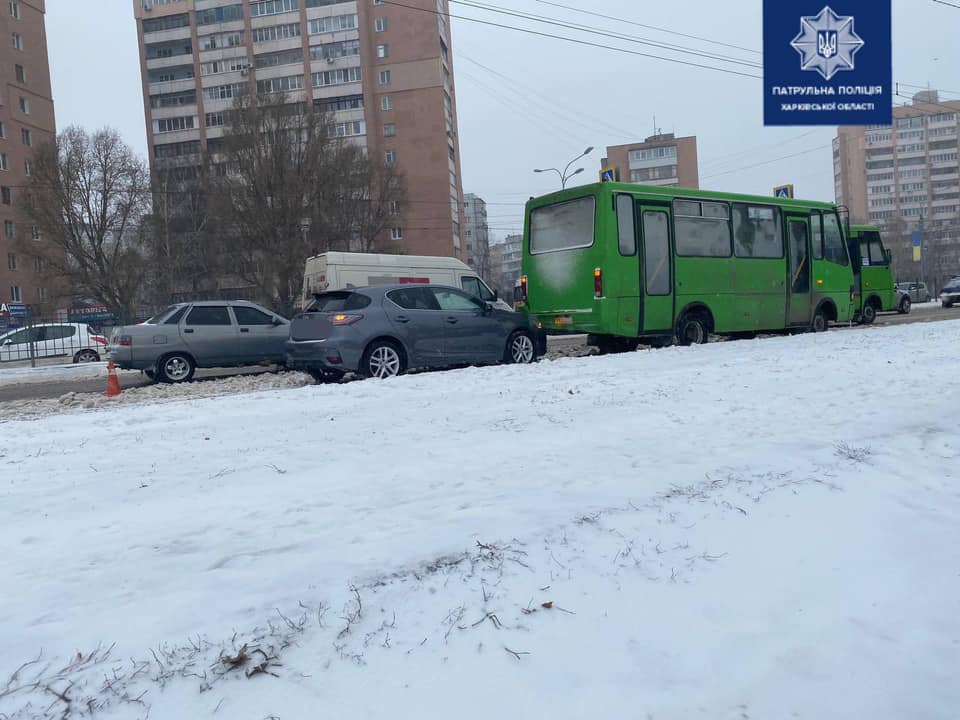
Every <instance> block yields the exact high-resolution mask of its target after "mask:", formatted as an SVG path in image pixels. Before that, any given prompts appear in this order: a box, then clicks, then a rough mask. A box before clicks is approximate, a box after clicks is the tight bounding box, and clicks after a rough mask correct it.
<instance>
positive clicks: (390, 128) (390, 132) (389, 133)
mask: <svg viewBox="0 0 960 720" xmlns="http://www.w3.org/2000/svg"><path fill="white" fill-rule="evenodd" d="M396 134H397V126H396V125H395V124H394V123H387V124H386V125H384V126H383V136H384V137H393V136H394V135H396Z"/></svg>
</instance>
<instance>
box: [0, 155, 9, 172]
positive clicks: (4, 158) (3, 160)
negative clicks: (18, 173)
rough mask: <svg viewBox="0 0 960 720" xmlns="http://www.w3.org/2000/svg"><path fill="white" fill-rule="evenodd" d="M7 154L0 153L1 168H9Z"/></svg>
mask: <svg viewBox="0 0 960 720" xmlns="http://www.w3.org/2000/svg"><path fill="white" fill-rule="evenodd" d="M7 169H8V168H7V154H6V153H0V170H7Z"/></svg>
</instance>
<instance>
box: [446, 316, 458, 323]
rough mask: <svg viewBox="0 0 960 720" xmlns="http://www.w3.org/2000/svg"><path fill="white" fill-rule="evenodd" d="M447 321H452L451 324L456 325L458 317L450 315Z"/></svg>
mask: <svg viewBox="0 0 960 720" xmlns="http://www.w3.org/2000/svg"><path fill="white" fill-rule="evenodd" d="M447 322H448V323H450V324H451V325H456V324H457V319H456V318H455V317H448V318H447Z"/></svg>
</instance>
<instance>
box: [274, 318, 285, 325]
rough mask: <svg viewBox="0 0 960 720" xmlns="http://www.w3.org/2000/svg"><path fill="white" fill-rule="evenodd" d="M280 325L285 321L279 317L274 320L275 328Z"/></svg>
mask: <svg viewBox="0 0 960 720" xmlns="http://www.w3.org/2000/svg"><path fill="white" fill-rule="evenodd" d="M278 325H283V320H281V319H280V318H278V317H275V318H273V326H274V327H277V326H278Z"/></svg>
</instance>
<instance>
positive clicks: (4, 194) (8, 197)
mask: <svg viewBox="0 0 960 720" xmlns="http://www.w3.org/2000/svg"><path fill="white" fill-rule="evenodd" d="M0 198H2V200H3V204H4V205H10V204H12V203H13V193H11V192H10V188H8V187H4V188H0Z"/></svg>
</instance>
